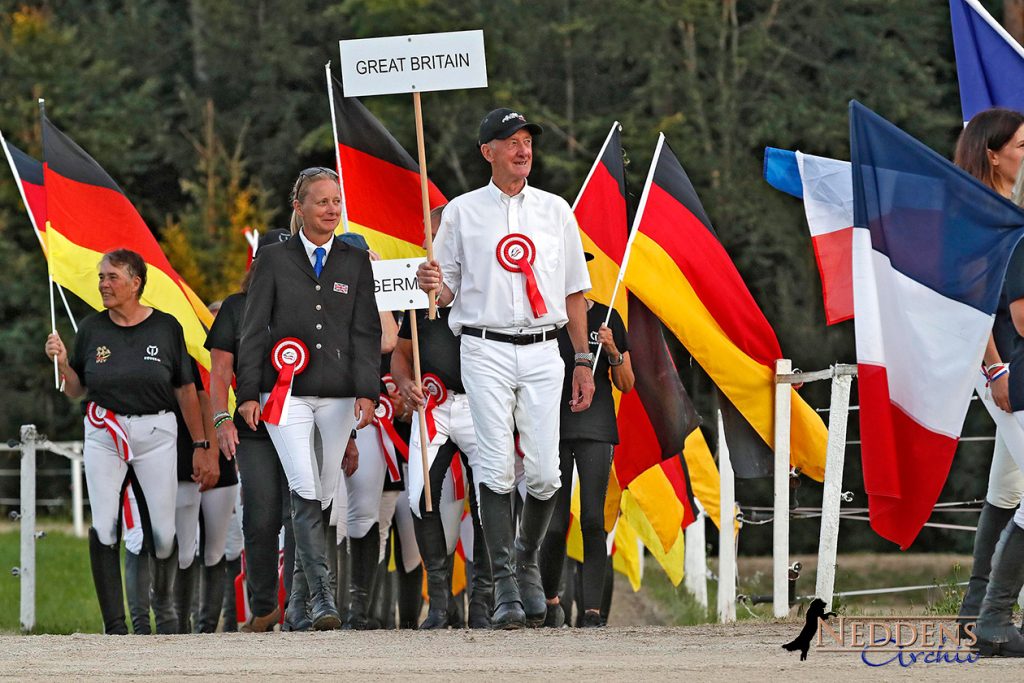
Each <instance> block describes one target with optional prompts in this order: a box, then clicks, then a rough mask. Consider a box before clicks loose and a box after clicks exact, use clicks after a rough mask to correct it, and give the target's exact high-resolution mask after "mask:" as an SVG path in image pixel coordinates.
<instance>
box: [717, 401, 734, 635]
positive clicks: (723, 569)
mask: <svg viewBox="0 0 1024 683" xmlns="http://www.w3.org/2000/svg"><path fill="white" fill-rule="evenodd" d="M718 476H719V481H720V484H719V518H718V519H719V527H718V621H719V622H720V623H723V624H725V623H728V622H733V621H736V534H735V530H736V489H735V485H736V482H735V480H734V479H733V473H732V462H731V461H730V460H729V445H728V444H727V443H726V442H725V426H724V425H723V423H722V413H721V411H719V413H718Z"/></svg>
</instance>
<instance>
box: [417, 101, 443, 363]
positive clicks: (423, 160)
mask: <svg viewBox="0 0 1024 683" xmlns="http://www.w3.org/2000/svg"><path fill="white" fill-rule="evenodd" d="M412 106H413V111H414V113H415V116H416V153H417V155H418V156H419V162H420V197H421V199H422V200H423V236H424V239H425V240H426V245H427V260H428V261H433V260H434V235H433V234H432V231H431V229H430V193H429V192H428V191H427V150H426V146H425V145H424V144H423V106H422V105H421V104H420V93H419V91H416V92H414V93H413V94H412ZM427 298H428V299H429V301H428V302H427V306H428V316H429V318H430V320H433V319H435V318H436V317H437V302H436V301H435V299H434V297H433V296H430V295H428V297H427ZM419 380H420V378H419V375H417V376H416V381H417V382H419Z"/></svg>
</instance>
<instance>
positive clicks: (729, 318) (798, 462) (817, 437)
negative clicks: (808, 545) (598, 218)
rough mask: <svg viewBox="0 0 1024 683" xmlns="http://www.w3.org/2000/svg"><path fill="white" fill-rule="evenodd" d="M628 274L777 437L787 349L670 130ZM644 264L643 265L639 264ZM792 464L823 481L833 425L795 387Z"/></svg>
mask: <svg viewBox="0 0 1024 683" xmlns="http://www.w3.org/2000/svg"><path fill="white" fill-rule="evenodd" d="M634 231H635V234H634V236H633V244H632V246H631V252H630V256H629V265H631V266H632V267H628V266H627V269H626V276H625V282H626V284H627V285H628V287H629V289H630V290H631V291H632V292H633V293H634V294H636V296H637V297H639V298H640V299H641V300H643V302H644V303H645V304H647V306H649V307H650V309H651V310H652V311H653V312H654V314H655V315H657V316H658V317H659V318H660V319H661V320H662V322H664V323H665V324H666V325H667V326H668V328H669V329H671V330H672V332H673V333H674V334H675V335H676V336H677V337H678V338H679V340H680V341H681V342H682V344H683V345H684V346H685V347H686V349H687V350H688V351H689V352H690V354H691V355H692V356H693V358H694V359H695V360H696V361H697V362H698V363H699V364H700V365H701V367H702V368H704V371H705V372H707V373H708V375H709V376H710V377H711V379H712V381H714V383H715V384H716V385H717V386H718V388H719V389H720V390H721V392H722V393H723V394H724V395H725V397H726V398H727V399H728V400H729V401H730V402H731V403H732V404H733V406H735V407H736V409H737V410H738V411H739V412H740V413H741V414H742V415H743V417H744V418H745V419H746V421H747V422H748V423H749V424H750V426H751V427H753V429H754V430H755V431H756V432H757V433H758V434H759V435H760V437H761V438H762V439H763V440H764V441H765V443H766V444H768V445H772V444H773V443H774V428H775V425H774V412H773V411H774V379H775V370H774V368H775V361H776V360H777V359H779V358H781V357H782V351H781V349H780V348H779V342H778V340H777V338H776V337H775V331H774V330H772V327H771V325H770V324H769V323H768V320H767V319H766V318H765V317H764V314H763V313H762V312H761V309H760V308H759V307H758V305H757V303H756V302H755V301H754V298H753V296H751V294H750V291H749V290H748V289H747V287H746V285H745V284H744V282H743V280H742V278H741V277H740V274H739V272H737V270H736V267H735V266H734V265H733V263H732V260H731V259H730V258H729V255H728V254H727V253H726V251H725V248H724V247H723V246H722V244H721V242H719V240H718V237H717V235H716V234H715V231H714V228H713V227H712V226H711V221H710V220H709V219H708V217H707V214H706V213H705V211H704V207H703V206H701V203H700V200H699V199H698V198H697V193H696V192H695V191H694V189H693V185H692V183H690V179H689V178H688V177H687V175H686V172H685V171H684V170H683V167H682V165H681V164H680V163H679V161H678V160H677V159H676V157H675V155H674V154H673V153H672V150H671V149H670V148H669V146H668V144H666V143H665V136H664V135H662V136H660V137H659V139H658V145H657V148H656V150H655V153H654V159H653V161H652V162H651V170H650V173H649V174H648V178H647V183H646V185H645V187H644V190H643V194H642V196H641V199H640V206H639V209H638V212H637V218H636V221H635V224H634ZM641 264H642V265H641ZM792 405H793V408H792V431H791V434H792V436H791V462H792V464H793V466H795V467H799V468H800V471H801V472H803V473H804V474H806V475H807V476H809V477H811V478H813V479H816V480H818V481H821V480H822V479H823V478H824V474H825V445H826V441H827V438H828V433H827V430H826V428H825V425H824V423H823V422H822V421H821V418H820V417H819V416H818V415H817V414H816V413H815V412H814V410H812V409H811V408H810V406H808V405H807V404H806V403H805V402H804V401H803V399H801V398H800V396H799V395H798V394H797V393H796V392H795V391H794V392H793V402H792Z"/></svg>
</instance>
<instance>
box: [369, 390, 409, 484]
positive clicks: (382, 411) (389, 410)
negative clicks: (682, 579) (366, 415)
mask: <svg viewBox="0 0 1024 683" xmlns="http://www.w3.org/2000/svg"><path fill="white" fill-rule="evenodd" d="M394 418H395V406H394V404H392V403H391V399H390V398H388V397H387V396H385V395H384V394H381V395H380V402H379V403H378V404H377V409H376V410H375V411H374V413H373V425H374V426H375V427H376V428H377V438H378V439H379V440H380V449H381V452H382V453H383V454H384V463H385V464H386V465H387V468H388V479H390V480H391V482H392V483H393V482H396V481H400V480H401V479H402V471H401V470H400V469H399V468H398V455H396V453H395V451H396V450H397V451H398V453H401V455H402V459H403V460H405V461H406V462H408V461H409V445H408V444H406V443H405V441H403V440H402V437H400V436H399V435H398V432H397V431H396V430H395V423H394Z"/></svg>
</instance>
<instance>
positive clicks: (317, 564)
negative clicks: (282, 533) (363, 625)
mask: <svg viewBox="0 0 1024 683" xmlns="http://www.w3.org/2000/svg"><path fill="white" fill-rule="evenodd" d="M292 531H293V532H294V534H295V560H296V565H298V564H299V562H300V561H301V563H302V571H303V573H304V574H305V575H306V583H307V584H308V586H309V596H310V608H309V618H310V620H311V621H312V622H313V629H314V630H316V631H327V630H331V629H336V628H338V627H339V626H341V617H340V616H339V615H338V609H337V608H336V607H335V606H334V594H333V593H331V579H330V575H329V573H328V571H327V543H326V539H325V537H324V528H323V515H322V511H321V507H320V501H319V500H306V499H305V498H302V497H301V496H299V495H298V494H296V493H295V492H294V491H293V492H292ZM296 578H297V577H296ZM292 590H293V591H294V590H295V584H294V580H293V583H292Z"/></svg>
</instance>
